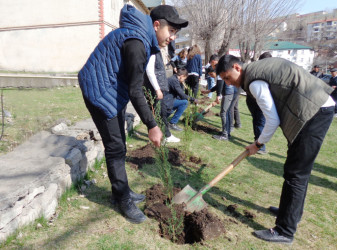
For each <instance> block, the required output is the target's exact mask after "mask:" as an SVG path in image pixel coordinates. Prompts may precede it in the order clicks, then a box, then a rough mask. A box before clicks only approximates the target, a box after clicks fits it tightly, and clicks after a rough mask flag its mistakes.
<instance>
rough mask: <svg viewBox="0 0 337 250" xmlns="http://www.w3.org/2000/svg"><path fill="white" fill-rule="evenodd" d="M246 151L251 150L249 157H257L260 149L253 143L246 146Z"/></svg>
mask: <svg viewBox="0 0 337 250" xmlns="http://www.w3.org/2000/svg"><path fill="white" fill-rule="evenodd" d="M246 149H248V150H249V155H255V154H256V153H257V151H259V149H258V148H257V147H256V145H255V143H252V144H250V145H248V146H246Z"/></svg>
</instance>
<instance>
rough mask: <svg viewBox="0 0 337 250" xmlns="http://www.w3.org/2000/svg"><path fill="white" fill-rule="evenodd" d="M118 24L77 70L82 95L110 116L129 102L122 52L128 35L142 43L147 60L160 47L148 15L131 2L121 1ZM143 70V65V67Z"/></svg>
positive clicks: (110, 117) (128, 37)
mask: <svg viewBox="0 0 337 250" xmlns="http://www.w3.org/2000/svg"><path fill="white" fill-rule="evenodd" d="M119 24H120V28H118V29H116V30H114V31H111V32H110V33H109V34H108V35H107V36H106V37H105V38H104V39H103V40H102V41H101V42H100V43H99V44H98V45H97V47H96V48H95V50H94V51H93V52H92V54H91V55H90V57H89V59H88V60H87V62H86V64H85V65H84V66H83V68H82V69H81V70H80V72H79V73H78V81H79V84H80V87H81V90H82V93H83V96H84V97H85V98H86V99H87V100H88V101H89V102H90V103H92V104H93V105H94V106H96V107H97V108H99V109H100V110H101V111H103V113H104V114H105V115H106V118H107V119H112V118H113V117H115V116H116V115H117V113H118V112H119V111H121V110H122V109H124V107H125V106H126V104H127V103H128V102H129V94H128V84H127V82H126V79H127V78H126V75H125V72H124V69H125V68H126V67H127V65H124V63H123V58H122V55H121V48H122V46H123V43H124V42H125V40H127V39H132V38H136V39H139V40H140V41H142V42H143V44H144V46H145V51H146V56H147V61H148V60H149V58H150V55H151V54H152V53H155V52H157V51H159V47H158V42H157V38H156V34H155V31H154V29H153V24H152V20H151V18H150V16H147V15H144V14H142V13H141V12H139V11H138V10H136V9H135V8H134V7H133V6H131V5H124V7H123V8H122V10H121V14H120V21H119ZM144 70H145V69H144Z"/></svg>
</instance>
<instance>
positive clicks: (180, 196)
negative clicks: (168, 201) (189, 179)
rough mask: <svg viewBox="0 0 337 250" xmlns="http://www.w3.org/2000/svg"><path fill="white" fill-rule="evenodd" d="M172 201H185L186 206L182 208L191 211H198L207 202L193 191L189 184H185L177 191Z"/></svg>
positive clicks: (204, 206) (178, 202)
mask: <svg viewBox="0 0 337 250" xmlns="http://www.w3.org/2000/svg"><path fill="white" fill-rule="evenodd" d="M172 201H173V203H176V204H182V203H185V205H186V206H185V208H184V210H185V211H189V212H191V213H193V212H194V211H197V212H198V211H200V210H202V209H204V208H206V207H207V203H206V202H205V201H204V199H203V198H202V194H201V193H198V192H197V191H195V190H194V189H193V188H192V187H191V186H190V185H187V186H186V187H184V188H183V189H182V190H181V191H180V192H179V193H177V194H176V195H175V196H174V197H173V199H172Z"/></svg>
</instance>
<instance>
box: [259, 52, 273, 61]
mask: <svg viewBox="0 0 337 250" xmlns="http://www.w3.org/2000/svg"><path fill="white" fill-rule="evenodd" d="M268 57H272V55H271V54H270V52H268V51H267V52H264V53H262V54H261V55H260V57H259V60H262V59H265V58H268Z"/></svg>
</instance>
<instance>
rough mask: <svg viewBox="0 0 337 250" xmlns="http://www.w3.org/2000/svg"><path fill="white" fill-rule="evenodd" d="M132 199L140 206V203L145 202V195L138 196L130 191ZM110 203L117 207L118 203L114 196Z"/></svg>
mask: <svg viewBox="0 0 337 250" xmlns="http://www.w3.org/2000/svg"><path fill="white" fill-rule="evenodd" d="M130 198H131V200H132V201H133V202H134V203H135V204H138V203H140V202H142V201H143V200H145V195H143V194H137V193H135V192H133V191H132V190H131V189H130ZM110 202H111V204H112V205H115V204H116V203H117V200H116V199H115V197H114V195H113V194H112V196H111V200H110Z"/></svg>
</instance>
